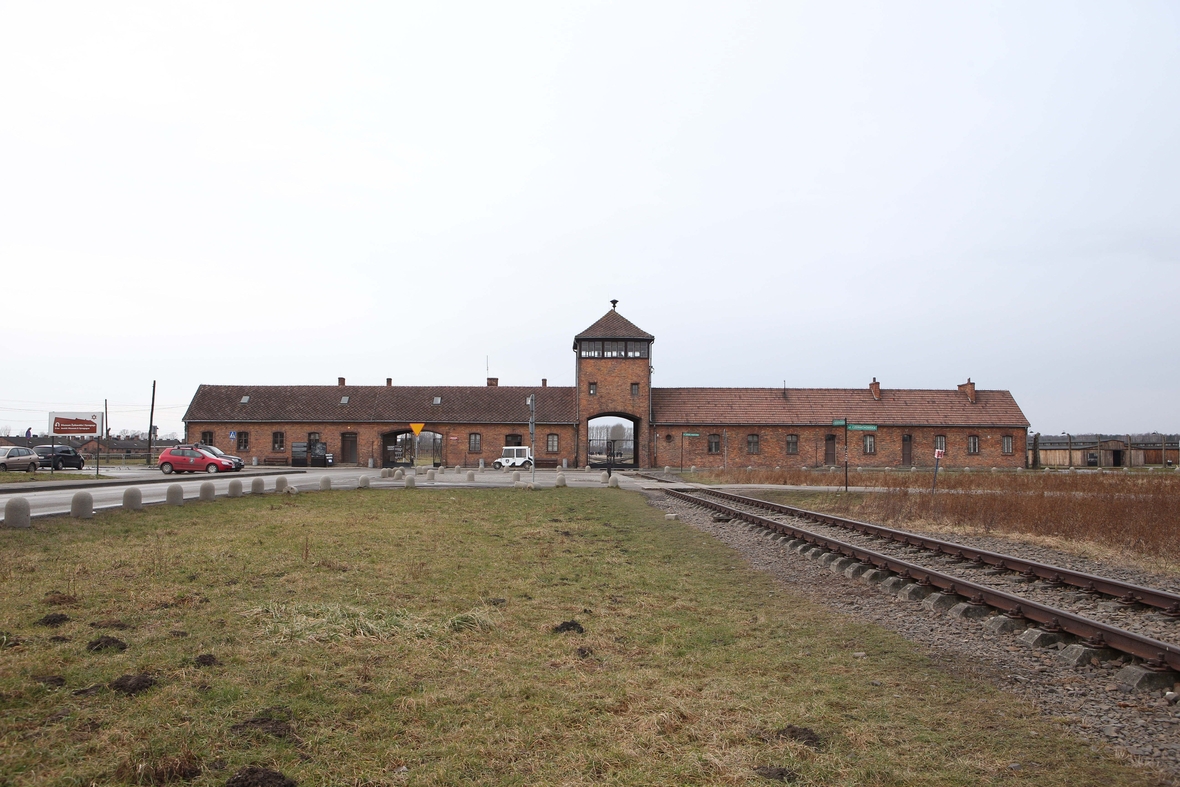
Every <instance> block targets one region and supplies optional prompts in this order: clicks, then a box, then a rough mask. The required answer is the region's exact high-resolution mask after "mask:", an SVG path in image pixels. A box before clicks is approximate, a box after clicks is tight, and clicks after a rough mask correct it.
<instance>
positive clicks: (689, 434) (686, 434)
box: [680, 432, 701, 473]
mask: <svg viewBox="0 0 1180 787" xmlns="http://www.w3.org/2000/svg"><path fill="white" fill-rule="evenodd" d="M700 436H701V433H700V432H681V433H680V472H682V473H683V472H684V438H686V437H700Z"/></svg>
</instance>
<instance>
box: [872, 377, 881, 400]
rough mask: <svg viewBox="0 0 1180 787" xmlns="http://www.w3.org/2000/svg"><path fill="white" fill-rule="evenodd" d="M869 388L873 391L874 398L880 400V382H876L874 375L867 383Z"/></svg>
mask: <svg viewBox="0 0 1180 787" xmlns="http://www.w3.org/2000/svg"><path fill="white" fill-rule="evenodd" d="M869 390H870V391H872V392H873V398H874V399H876V400H877V401H878V402H879V401H881V383H879V382H877V378H876V377H874V378H873V381H872V382H871V383H869Z"/></svg>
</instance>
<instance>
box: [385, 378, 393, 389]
mask: <svg viewBox="0 0 1180 787" xmlns="http://www.w3.org/2000/svg"><path fill="white" fill-rule="evenodd" d="M385 387H386V388H392V387H393V378H392V377H386V378H385Z"/></svg>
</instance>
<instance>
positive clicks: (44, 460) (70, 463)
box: [33, 445, 86, 470]
mask: <svg viewBox="0 0 1180 787" xmlns="http://www.w3.org/2000/svg"><path fill="white" fill-rule="evenodd" d="M33 450H34V451H36V452H37V456H39V457H41V466H42V467H50V466H52V467H53V469H54V470H61V469H62V468H63V467H72V468H74V469H76V470H81V469H82V468H83V467H85V466H86V460H85V459H83V458H82V455H81V454H80V453H78V452H77V451H75V450H74V449H73V448H70V447H69V446H68V445H52V446H51V445H38V446H34V447H33Z"/></svg>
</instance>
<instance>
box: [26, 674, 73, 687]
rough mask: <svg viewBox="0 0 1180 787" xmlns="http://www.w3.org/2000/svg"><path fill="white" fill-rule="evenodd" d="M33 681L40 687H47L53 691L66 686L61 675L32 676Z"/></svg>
mask: <svg viewBox="0 0 1180 787" xmlns="http://www.w3.org/2000/svg"><path fill="white" fill-rule="evenodd" d="M33 680H34V681H35V682H36V683H40V684H41V685H42V686H49V687H50V688H54V689H60V688H61V687H62V686H64V685H66V679H65V678H64V677H62V676H61V675H34V676H33Z"/></svg>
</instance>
